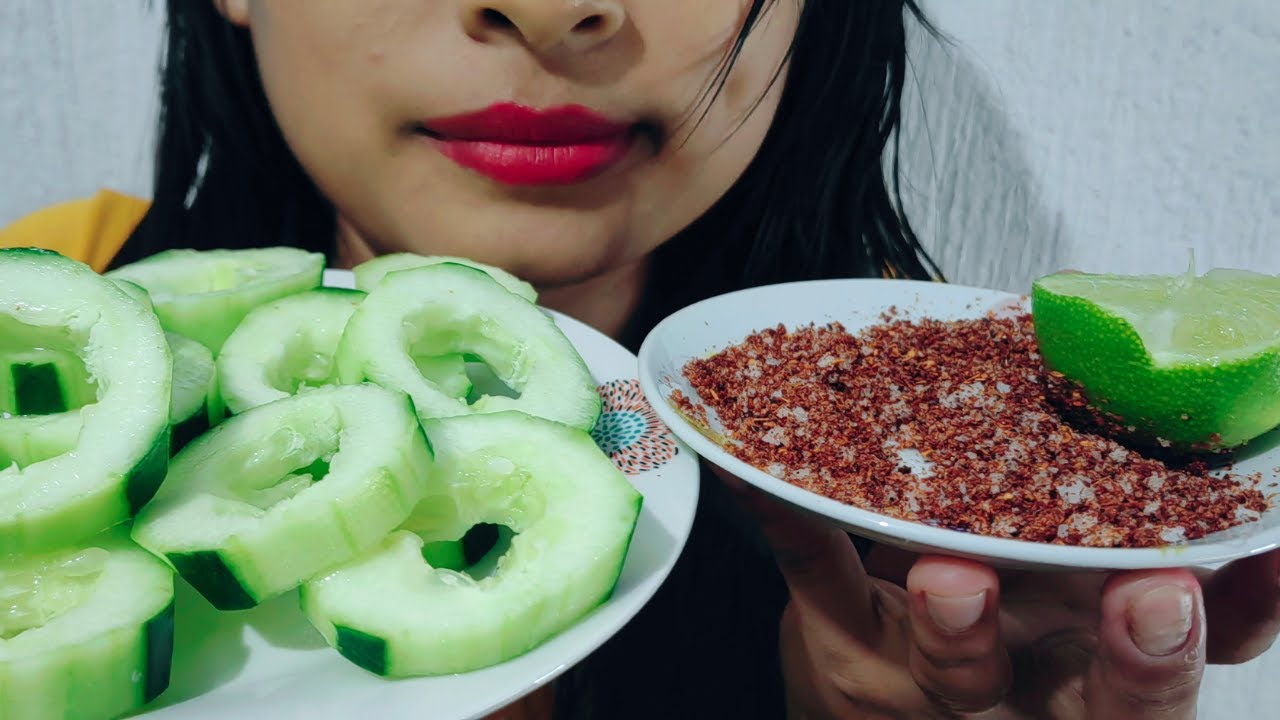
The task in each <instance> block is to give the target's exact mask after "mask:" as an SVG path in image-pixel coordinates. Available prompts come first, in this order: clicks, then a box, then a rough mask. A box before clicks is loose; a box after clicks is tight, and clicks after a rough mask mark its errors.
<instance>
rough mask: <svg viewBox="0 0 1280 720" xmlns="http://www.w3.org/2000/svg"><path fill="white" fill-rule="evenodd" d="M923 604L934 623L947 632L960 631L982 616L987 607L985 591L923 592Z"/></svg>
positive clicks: (972, 624)
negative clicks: (965, 592) (966, 592)
mask: <svg viewBox="0 0 1280 720" xmlns="http://www.w3.org/2000/svg"><path fill="white" fill-rule="evenodd" d="M924 606H925V609H927V610H928V611H929V617H930V618H932V619H933V622H934V624H935V625H937V626H938V627H940V628H942V629H943V630H945V631H947V632H952V633H961V632H964V631H966V630H968V629H969V628H971V627H973V626H974V625H977V624H978V620H979V619H981V618H982V611H983V610H985V609H986V607H987V591H986V590H983V591H982V592H980V593H978V594H976V595H960V596H950V595H934V594H933V593H925V596H924Z"/></svg>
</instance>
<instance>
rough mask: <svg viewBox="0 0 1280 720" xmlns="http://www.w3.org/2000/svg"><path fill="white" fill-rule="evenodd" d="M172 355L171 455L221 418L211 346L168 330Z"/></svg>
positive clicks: (219, 396) (220, 400)
mask: <svg viewBox="0 0 1280 720" xmlns="http://www.w3.org/2000/svg"><path fill="white" fill-rule="evenodd" d="M165 338H166V339H167V340H168V341H169V350H170V352H171V353H172V354H173V393H172V396H171V397H170V400H169V425H170V427H171V428H172V430H171V432H170V438H169V452H170V454H177V452H178V451H179V450H181V449H182V448H184V447H186V446H187V443H189V442H191V441H192V440H194V439H196V438H197V437H199V436H200V435H202V434H204V433H205V431H207V430H208V429H209V428H211V427H213V426H214V425H217V424H218V421H220V420H222V416H223V405H222V397H221V395H220V394H219V392H218V372H217V367H216V366H215V365H214V362H213V353H212V352H210V351H209V348H207V347H205V346H204V345H201V344H200V343H198V342H196V341H195V340H192V339H190V338H187V337H183V336H182V335H179V334H177V333H165Z"/></svg>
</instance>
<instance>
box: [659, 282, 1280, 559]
mask: <svg viewBox="0 0 1280 720" xmlns="http://www.w3.org/2000/svg"><path fill="white" fill-rule="evenodd" d="M855 286H861V287H889V286H892V287H893V288H894V292H893V297H894V298H896V299H898V301H897V302H886V304H885V305H884V306H874V307H871V308H867V309H866V310H865V312H868V313H880V312H883V311H884V310H885V309H887V308H888V307H889V306H890V305H896V306H897V307H898V308H899V310H903V311H905V312H907V313H908V314H909V313H910V306H909V305H908V304H907V303H905V302H903V299H902V298H903V296H904V295H908V294H910V293H911V292H912V291H916V292H939V291H941V292H955V293H972V294H973V295H975V300H977V299H979V298H977V297H976V296H977V295H979V294H981V295H983V296H985V297H988V298H992V297H994V298H995V300H996V303H997V304H998V303H1000V302H1008V301H1015V300H1017V301H1023V302H1025V300H1026V298H1027V295H1026V294H1018V293H1012V292H1008V291H1003V290H996V289H992V288H983V287H977V286H970V285H960V284H951V283H940V282H933V281H926V280H895V279H887V278H848V279H839V278H837V279H824V280H801V281H793V282H786V283H775V284H771V285H761V286H757V287H754V288H746V289H743V290H735V291H733V292H729V293H724V294H722V295H717V296H713V297H710V298H707V299H705V300H701V301H699V302H697V303H694V304H692V305H688V306H686V307H684V308H682V309H680V310H678V311H676V312H675V313H672V314H671V315H669V316H668V317H666V318H664V319H663V320H662V321H661V322H659V323H658V324H657V325H656V326H655V327H654V329H653V331H652V332H650V333H649V335H648V336H647V337H646V338H645V340H644V342H643V344H642V345H641V347H640V352H639V353H638V358H639V366H640V385H641V388H642V389H643V391H644V393H645V395H646V396H647V397H648V400H649V404H650V405H651V406H652V407H653V409H654V412H655V413H657V414H658V416H659V417H660V418H661V419H662V421H663V422H664V423H665V424H666V425H667V427H669V428H670V429H671V432H672V433H674V434H675V435H677V436H678V437H680V439H681V440H683V441H684V442H685V443H686V444H688V445H689V446H690V447H692V448H693V450H694V452H696V453H698V454H699V455H700V456H701V457H702V458H703V459H704V460H706V461H707V462H709V463H711V464H713V465H716V466H718V467H720V468H721V469H723V470H725V471H728V472H729V473H731V474H733V475H735V476H736V477H739V478H740V479H742V480H743V481H744V482H747V483H749V484H751V485H752V486H754V487H756V488H757V489H759V490H761V491H764V492H765V493H767V494H769V495H771V496H773V497H775V498H777V499H779V500H782V501H784V502H786V503H787V504H788V505H790V506H792V507H793V508H797V509H800V510H802V511H804V512H806V513H808V514H810V515H813V516H817V517H819V518H821V519H823V520H825V521H827V522H830V523H834V524H836V525H839V526H841V527H843V528H845V529H847V530H849V531H852V532H855V534H856V533H857V531H863V532H867V533H872V534H879V535H885V536H888V537H889V538H893V539H895V540H898V541H900V542H902V543H904V544H907V543H909V544H912V545H915V546H919V547H920V548H930V549H933V550H938V549H941V548H947V550H946V551H945V552H946V553H947V554H951V555H953V556H957V557H964V558H969V559H974V560H978V561H981V562H988V563H994V564H997V565H999V566H1003V567H1009V566H1019V567H1026V566H1034V567H1038V568H1046V569H1047V568H1057V569H1063V570H1138V569H1157V568H1184V567H1195V566H1200V565H1213V564H1218V563H1222V562H1225V561H1229V560H1235V559H1240V558H1244V557H1250V556H1253V555H1258V554H1261V553H1265V552H1268V551H1270V550H1274V549H1276V548H1277V547H1280V526H1277V527H1276V528H1271V529H1269V530H1267V529H1263V530H1259V531H1258V532H1256V533H1254V534H1252V535H1250V536H1248V537H1250V538H1254V542H1249V541H1248V540H1247V539H1245V538H1237V539H1233V540H1230V541H1219V542H1216V543H1207V544H1202V545H1181V546H1160V547H1153V548H1099V547H1082V546H1067V545H1053V544H1050V543H1041V542H1032V541H1028V540H1016V539H1012V538H1000V537H993V536H989V535H979V534H977V533H968V532H964V531H960V530H951V529H947V528H940V527H933V526H930V525H927V524H924V523H920V522H915V521H910V520H902V519H898V518H893V517H890V516H887V515H882V514H880V513H876V512H874V511H871V510H865V509H863V508H859V507H856V506H853V505H849V504H845V503H842V502H839V501H837V500H833V499H831V498H828V497H826V496H823V495H820V494H818V493H815V492H812V491H810V490H805V489H803V488H800V487H797V486H795V485H792V484H791V483H788V482H786V481H785V480H781V479H778V478H776V477H774V476H772V475H770V474H768V473H767V472H765V471H763V470H761V469H759V468H756V467H754V466H752V465H750V464H749V463H746V462H744V461H742V460H740V459H738V458H737V457H735V456H734V455H732V454H731V453H729V452H728V451H726V450H724V449H723V448H721V447H720V446H719V445H718V444H716V443H715V442H713V441H712V440H710V439H709V438H707V437H706V436H705V435H704V434H703V433H702V432H700V431H699V430H698V429H697V428H696V427H694V426H693V425H692V424H691V423H690V422H689V421H688V420H687V419H686V418H685V417H684V415H683V414H681V413H680V412H678V411H677V410H676V409H675V408H674V407H672V405H671V403H670V401H669V400H668V397H667V393H666V392H664V391H663V388H664V387H668V385H667V383H666V382H664V381H663V380H662V378H660V377H658V374H659V372H660V369H659V368H658V367H657V362H658V360H657V357H656V356H657V353H658V349H657V348H658V345H659V344H660V343H661V342H662V340H663V338H664V337H665V334H670V333H671V328H672V327H673V326H676V325H678V324H680V323H683V322H687V321H688V319H689V318H699V317H701V316H705V315H709V314H710V312H711V309H712V308H732V307H735V306H742V307H743V308H744V309H750V304H749V301H750V300H751V299H752V298H756V297H759V296H760V295H763V294H779V293H782V294H785V293H787V292H788V291H791V290H795V289H797V288H800V289H803V288H820V289H828V288H830V289H836V288H842V287H855ZM917 300H918V298H917ZM755 304H756V305H757V306H759V305H761V304H764V305H766V306H768V304H767V303H759V302H757V303H755ZM841 312H843V313H845V314H850V313H852V312H854V310H852V309H847V310H843V311H840V312H836V313H833V314H832V319H835V320H838V319H839V315H840V314H841ZM767 314H768V313H764V315H767ZM820 314H821V313H817V312H815V313H814V315H815V317H814V318H813V320H812V322H815V323H817V322H820V319H819V318H818V317H817V316H818V315H820ZM914 317H928V315H927V314H922V315H919V316H914ZM705 324H708V325H710V322H709V321H707V322H706V323H705ZM776 324H777V321H766V319H765V318H764V317H761V319H760V321H759V322H758V326H759V327H760V328H764V327H767V326H772V325H776ZM789 324H790V323H789ZM739 341H740V340H739ZM715 350H716V348H715V347H713V346H712V345H711V343H710V342H708V344H707V346H706V347H705V348H702V349H701V353H700V354H699V355H697V356H705V355H706V354H707V353H709V352H713V351H715ZM691 356H692V355H691ZM1270 452H1276V451H1274V450H1272V451H1268V453H1270ZM1264 474H1265V473H1264ZM1273 475H1274V473H1273ZM1276 512H1280V510H1276ZM1227 543H1231V544H1232V545H1234V547H1232V546H1229V545H1228V544H1227ZM953 545H955V546H958V547H956V548H953V547H951V546H953ZM1241 545H1248V546H1249V547H1248V549H1246V550H1242V549H1241Z"/></svg>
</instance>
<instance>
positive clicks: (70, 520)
mask: <svg viewBox="0 0 1280 720" xmlns="http://www.w3.org/2000/svg"><path fill="white" fill-rule="evenodd" d="M30 348H44V349H46V350H54V351H58V352H63V353H69V354H74V355H76V356H78V357H79V358H80V361H81V362H82V363H83V365H84V368H85V372H86V374H87V376H88V377H92V378H94V379H95V380H96V382H97V395H98V397H97V402H95V403H93V404H91V405H86V406H84V407H83V408H81V409H80V410H79V418H80V420H81V422H80V428H79V432H78V436H77V439H76V441H75V446H74V448H72V449H70V450H69V451H67V452H62V453H58V454H56V455H54V456H50V457H47V458H43V457H40V458H38V459H37V461H35V462H30V463H27V464H23V463H22V462H20V461H19V460H18V458H14V457H9V458H7V459H8V460H9V463H6V465H5V466H3V467H0V555H4V554H8V553H21V552H32V551H38V550H41V549H46V548H51V547H59V546H67V545H72V544H74V543H75V542H77V541H78V540H81V539H83V538H86V537H89V536H92V535H95V534H97V533H98V532H100V531H101V530H103V529H104V528H107V527H110V526H111V525H114V524H116V523H118V522H120V521H121V520H124V519H125V518H127V517H128V516H129V515H130V514H131V512H132V511H133V510H134V509H135V508H136V507H137V506H139V505H140V504H141V503H143V502H145V501H146V499H147V498H149V497H150V495H151V493H152V492H154V489H155V487H156V486H157V485H159V483H160V480H161V479H163V477H164V473H165V469H166V467H167V464H168V455H169V452H168V448H169V435H168V427H169V392H170V380H171V372H172V371H171V367H170V362H171V360H170V352H169V347H168V344H167V343H166V342H165V337H164V333H163V331H162V330H161V329H160V324H159V322H157V320H156V316H155V315H154V314H152V313H151V312H149V311H148V310H147V308H146V307H145V306H143V305H142V304H140V303H138V302H137V301H135V300H133V299H132V298H130V297H129V296H128V295H127V294H125V292H124V291H123V290H121V289H120V288H119V287H118V286H116V285H115V284H114V283H112V282H109V281H107V280H105V279H103V277H102V276H100V275H98V274H97V273H95V272H93V270H92V269H90V268H89V267H88V266H87V265H84V264H82V263H79V262H76V261H74V260H71V259H68V258H66V257H63V256H62V255H59V254H57V253H53V252H47V251H42V250H34V249H16V250H0V355H4V354H5V353H8V352H21V351H25V350H28V349H30ZM50 417H51V418H54V420H51V422H55V423H61V422H67V423H71V421H69V420H64V419H62V418H61V417H60V416H50ZM9 419H13V418H9ZM58 427H59V428H61V430H60V431H59V432H60V434H59V435H58V437H61V438H64V439H65V437H67V435H66V434H65V433H67V432H70V431H69V430H67V428H68V427H69V425H68V426H64V425H60V424H59V425H58ZM27 437H28V438H30V437H31V436H30V435H28V436H27ZM44 454H46V453H45V452H36V453H35V455H36V456H39V455H44ZM26 459H28V460H30V459H31V458H30V457H28V458H26Z"/></svg>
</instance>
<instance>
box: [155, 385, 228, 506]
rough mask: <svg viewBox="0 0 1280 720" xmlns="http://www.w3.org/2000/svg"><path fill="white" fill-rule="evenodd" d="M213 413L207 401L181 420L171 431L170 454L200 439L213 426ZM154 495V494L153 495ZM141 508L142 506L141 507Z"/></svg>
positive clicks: (176, 452) (174, 453)
mask: <svg viewBox="0 0 1280 720" xmlns="http://www.w3.org/2000/svg"><path fill="white" fill-rule="evenodd" d="M212 415H213V413H212V411H210V410H209V401H208V400H205V402H204V404H203V405H201V406H200V409H199V410H196V412H195V414H193V415H192V416H191V417H189V418H186V419H184V420H179V421H178V422H177V423H176V424H174V425H173V426H172V427H171V428H170V429H169V433H170V436H169V437H170V443H169V454H170V455H177V454H178V452H179V451H181V450H182V448H184V447H186V446H187V443H190V442H191V441H192V440H195V439H196V438H198V437H200V436H201V435H203V434H204V433H205V431H207V430H208V429H209V428H210V427H212V426H213V424H212V419H211V416H212ZM152 494H154V492H153V493H152ZM139 507H141V506H139Z"/></svg>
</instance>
